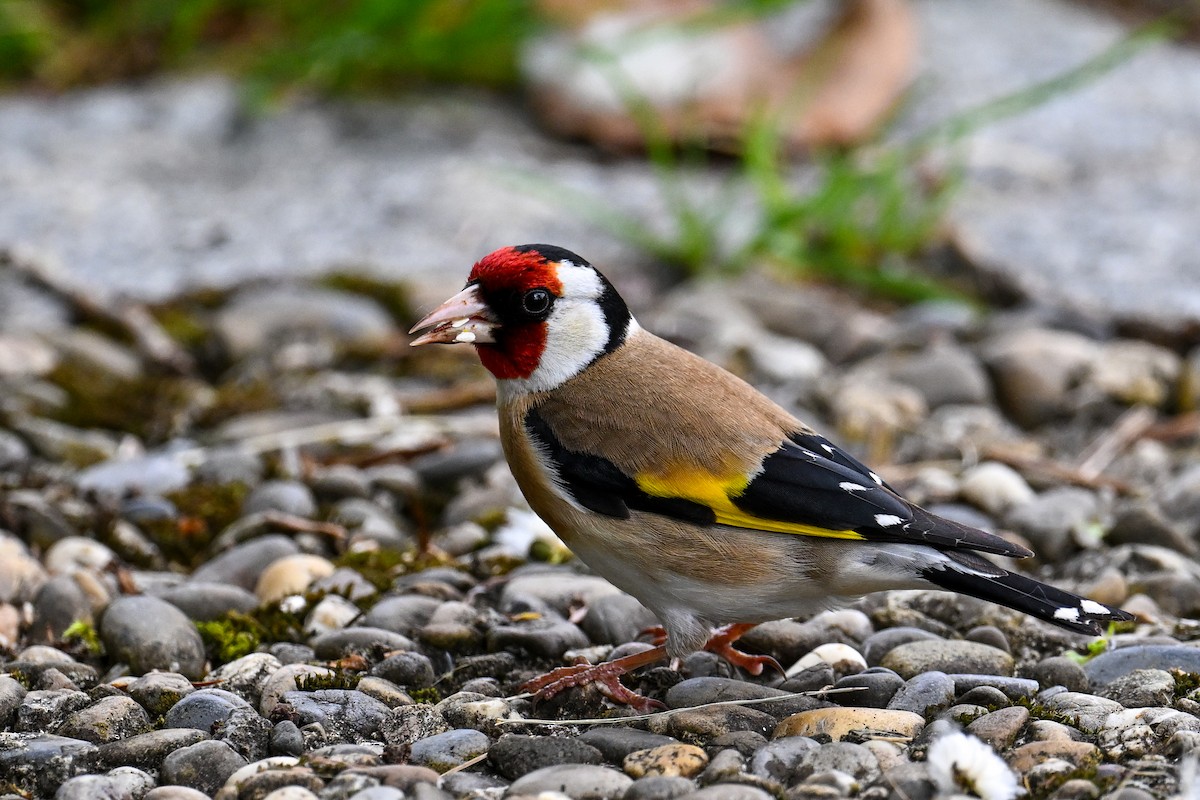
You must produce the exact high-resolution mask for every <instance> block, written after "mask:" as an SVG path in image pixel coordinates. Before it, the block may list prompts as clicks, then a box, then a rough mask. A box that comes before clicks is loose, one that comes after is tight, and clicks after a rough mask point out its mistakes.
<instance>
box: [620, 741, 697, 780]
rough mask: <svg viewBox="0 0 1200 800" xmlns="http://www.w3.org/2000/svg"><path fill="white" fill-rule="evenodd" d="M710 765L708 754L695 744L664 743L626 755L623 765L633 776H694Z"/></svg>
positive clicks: (626, 771)
mask: <svg viewBox="0 0 1200 800" xmlns="http://www.w3.org/2000/svg"><path fill="white" fill-rule="evenodd" d="M707 766H708V754H707V753H705V752H704V750H702V749H701V748H699V747H696V746H695V745H694V744H682V743H679V744H664V745H660V746H658V747H654V748H651V749H650V750H639V751H637V752H634V753H630V754H629V755H627V756H626V757H625V761H624V762H623V763H622V767H623V768H624V770H625V774H626V775H629V776H630V777H632V778H644V777H664V778H673V777H680V778H694V777H695V776H697V775H699V774H700V773H701V772H703V771H704V768H705V767H707Z"/></svg>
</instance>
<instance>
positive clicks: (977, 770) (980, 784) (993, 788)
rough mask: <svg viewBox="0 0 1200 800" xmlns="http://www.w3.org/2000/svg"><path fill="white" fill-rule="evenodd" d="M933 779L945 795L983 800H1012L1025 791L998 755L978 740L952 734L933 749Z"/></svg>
mask: <svg viewBox="0 0 1200 800" xmlns="http://www.w3.org/2000/svg"><path fill="white" fill-rule="evenodd" d="M925 760H926V763H927V764H928V766H929V777H931V778H932V779H933V782H934V784H936V785H937V787H938V790H939V792H941V793H943V794H958V793H965V794H970V795H974V796H975V797H980V798H982V799H983V800H1012V798H1014V797H1017V796H1018V795H1020V794H1022V793H1023V792H1024V790H1023V789H1022V788H1021V784H1020V783H1019V782H1018V781H1017V776H1016V775H1015V774H1013V771H1012V770H1011V769H1009V767H1008V764H1006V763H1004V759H1002V758H1000V756H998V755H996V751H995V750H993V749H992V748H991V747H989V746H988V745H986V744H984V743H983V742H981V741H980V740H978V739H976V738H975V737H974V736H968V735H967V734H965V733H958V732H956V733H949V734H946V735H945V736H942V737H940V738H938V739H937V740H936V741H935V742H934V743H933V744H931V745H930V746H929V753H928V755H927V756H926V759H925Z"/></svg>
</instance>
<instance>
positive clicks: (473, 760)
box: [442, 753, 488, 778]
mask: <svg viewBox="0 0 1200 800" xmlns="http://www.w3.org/2000/svg"><path fill="white" fill-rule="evenodd" d="M487 757H488V754H487V753H480V754H479V755H477V756H475V757H474V758H469V759H467V760H466V761H464V762H463V763H461V764H459V765H458V766H457V767H451V768H450V769H448V770H446V771H445V772H443V773H442V777H443V778H444V777H446V776H447V775H453V774H454V773H456V772H462V771H463V770H464V769H469V768H471V767H473V766H475V765H476V764H478V763H479V762H480V761H483V760H484V759H485V758H487Z"/></svg>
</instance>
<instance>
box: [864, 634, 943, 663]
mask: <svg viewBox="0 0 1200 800" xmlns="http://www.w3.org/2000/svg"><path fill="white" fill-rule="evenodd" d="M939 639H941V637H940V636H938V635H937V634H934V633H930V632H929V631H927V630H923V629H921V628H908V627H897V628H886V629H884V630H882V631H879V632H878V633H874V634H871V635H870V636H868V637H867V639H866V640H865V641H864V642H863V644H862V655H863V658H865V659H866V660H867V663H868V664H870V665H871V666H872V667H878V666H879V665H880V663H881V662H882V661H883V657H884V656H886V655H887V654H888V653H890V652H891V651H892V650H894V649H895V648H897V647H899V646H900V645H902V644H908V643H909V642H918V641H936V640H939Z"/></svg>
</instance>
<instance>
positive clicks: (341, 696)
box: [281, 689, 391, 742]
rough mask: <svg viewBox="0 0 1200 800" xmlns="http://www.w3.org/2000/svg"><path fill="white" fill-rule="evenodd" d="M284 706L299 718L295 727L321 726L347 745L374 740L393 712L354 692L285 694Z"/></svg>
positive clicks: (296, 692) (323, 691) (283, 698)
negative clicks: (348, 743) (314, 724)
mask: <svg viewBox="0 0 1200 800" xmlns="http://www.w3.org/2000/svg"><path fill="white" fill-rule="evenodd" d="M281 702H283V703H287V704H288V705H289V706H290V707H291V708H292V711H293V713H294V714H295V715H296V724H297V725H299V726H300V727H301V728H303V727H304V726H305V725H311V724H312V723H314V722H315V723H318V724H320V725H321V727H322V728H324V729H325V730H326V732H328V734H329V735H331V736H334V737H336V738H338V739H345V740H348V741H353V742H357V741H362V740H364V739H371V738H373V737H374V736H375V734H376V733H378V732H379V726H380V724H381V723H382V722H383V720H384V718H386V717H387V715H388V712H390V711H391V709H389V708H388V707H387V706H385V705H384V704H383V703H381V702H379V701H378V700H376V699H375V698H374V697H371V696H370V695H367V694H364V693H363V692H360V691H357V690H355V689H320V690H318V691H315V692H303V691H295V692H286V693H284V695H283V697H282V698H281Z"/></svg>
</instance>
